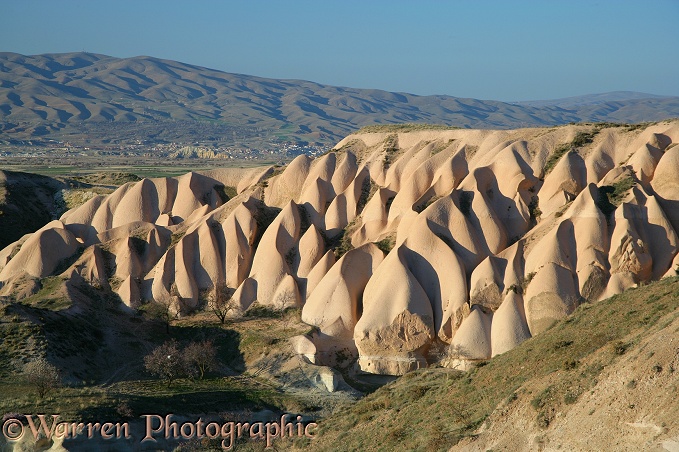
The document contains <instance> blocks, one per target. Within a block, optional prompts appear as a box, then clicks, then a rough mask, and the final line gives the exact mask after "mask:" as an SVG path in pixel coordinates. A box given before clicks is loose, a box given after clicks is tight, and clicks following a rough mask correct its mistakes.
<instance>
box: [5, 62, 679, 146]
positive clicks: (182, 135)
mask: <svg viewBox="0 0 679 452" xmlns="http://www.w3.org/2000/svg"><path fill="white" fill-rule="evenodd" d="M612 94H616V93H612ZM578 99H579V100H577V101H573V100H571V101H568V100H561V101H555V102H554V103H550V102H549V101H547V102H546V103H545V102H542V103H541V102H524V103H504V102H497V101H482V100H476V99H463V98H457V97H452V96H416V95H413V94H406V93H392V92H387V91H380V90H370V89H355V88H343V87H334V86H327V85H321V84H318V83H313V82H308V81H301V80H275V79H266V78H260V77H253V76H249V75H240V74H230V73H226V72H221V71H217V70H214V69H207V68H203V67H198V66H193V65H189V64H184V63H179V62H175V61H169V60H162V59H158V58H152V57H147V56H139V57H134V58H114V57H110V56H106V55H98V54H91V53H66V54H45V55H36V56H24V55H19V54H16V53H0V142H5V143H9V142H17V141H20V140H35V139H40V138H43V139H58V140H72V141H78V140H82V139H84V138H83V137H87V138H88V139H91V140H94V141H95V142H96V141H97V140H98V141H100V142H102V143H116V142H122V143H125V142H136V141H149V142H171V141H182V142H196V141H198V142H213V143H218V142H222V143H227V144H244V145H250V146H261V145H265V144H266V143H270V142H271V141H297V142H309V143H316V144H323V145H330V144H334V143H335V142H337V141H338V140H339V139H341V138H342V137H343V136H345V135H347V134H349V133H351V132H353V131H355V130H356V129H358V128H360V127H363V126H366V125H371V124H382V123H404V122H405V123H408V122H415V123H437V124H446V125H454V126H459V127H471V128H500V129H506V128H517V127H525V126H541V125H542V126H544V125H558V124H566V123H569V122H605V121H611V122H640V121H656V120H661V119H665V118H668V117H675V116H679V97H658V96H654V95H646V94H641V93H631V94H629V93H628V94H627V95H624V96H620V95H612V96H611V95H606V94H604V95H592V96H584V97H583V98H578ZM588 99H590V100H588Z"/></svg>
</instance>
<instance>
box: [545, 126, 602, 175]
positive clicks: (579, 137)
mask: <svg viewBox="0 0 679 452" xmlns="http://www.w3.org/2000/svg"><path fill="white" fill-rule="evenodd" d="M600 130H601V129H600V128H598V127H596V128H595V129H594V130H591V131H589V132H578V133H576V134H575V137H574V138H573V140H571V142H570V143H564V144H561V145H559V146H557V148H556V149H555V150H554V152H552V155H550V156H549V158H548V159H547V161H546V162H545V166H544V168H543V173H544V174H545V176H546V175H547V174H549V173H550V172H551V171H552V170H553V169H554V167H555V166H556V164H557V163H559V160H561V157H563V156H564V155H565V154H566V153H568V152H569V151H572V152H576V149H577V148H581V147H584V146H586V145H588V144H590V143H592V142H593V141H594V137H595V136H596V135H597V134H598V133H599V131H600Z"/></svg>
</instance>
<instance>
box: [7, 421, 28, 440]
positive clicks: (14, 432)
mask: <svg viewBox="0 0 679 452" xmlns="http://www.w3.org/2000/svg"><path fill="white" fill-rule="evenodd" d="M2 434H3V435H5V438H7V439H8V440H9V441H18V440H20V439H21V437H22V436H24V424H22V423H21V421H20V420H18V419H7V420H6V421H5V423H4V424H2Z"/></svg>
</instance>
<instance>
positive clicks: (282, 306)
mask: <svg viewBox="0 0 679 452" xmlns="http://www.w3.org/2000/svg"><path fill="white" fill-rule="evenodd" d="M277 301H278V303H277V306H278V308H277V310H278V313H279V315H280V318H281V322H282V323H283V329H284V330H287V329H288V328H289V327H290V324H291V322H292V320H293V319H294V314H291V313H289V312H287V310H288V308H292V307H296V306H297V304H296V303H297V299H296V298H295V296H294V295H293V294H292V293H290V292H285V293H283V294H281V295H279V296H278V299H277Z"/></svg>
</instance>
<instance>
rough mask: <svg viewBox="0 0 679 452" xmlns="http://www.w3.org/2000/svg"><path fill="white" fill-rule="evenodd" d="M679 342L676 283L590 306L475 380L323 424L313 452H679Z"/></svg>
mask: <svg viewBox="0 0 679 452" xmlns="http://www.w3.org/2000/svg"><path fill="white" fill-rule="evenodd" d="M678 333H679V279H678V278H677V277H672V278H667V279H664V280H663V281H662V282H659V283H653V284H651V285H648V286H644V287H640V288H637V289H631V290H629V291H626V292H624V293H623V294H620V295H615V296H613V297H611V298H609V299H606V300H603V301H600V302H598V303H594V304H589V303H587V304H584V305H582V306H580V307H579V308H578V309H577V310H576V311H575V312H574V313H573V314H572V315H570V316H569V317H568V318H566V319H564V320H562V321H560V322H559V323H557V324H556V325H555V326H554V327H552V328H551V329H549V330H547V331H545V332H544V333H542V334H540V335H539V336H537V337H535V338H532V339H529V340H527V341H526V342H524V343H523V344H521V345H520V346H518V347H517V348H515V349H514V350H511V351H509V352H507V353H505V354H502V355H500V356H497V357H495V358H493V359H492V360H490V361H484V362H483V363H481V364H480V365H479V366H478V367H477V368H475V369H474V370H472V371H470V372H460V371H455V370H451V369H446V368H433V369H424V370H418V371H415V372H411V373H409V374H407V375H404V376H403V377H401V378H399V379H398V380H397V381H395V382H394V383H391V384H389V385H386V386H384V387H382V388H380V389H379V390H377V391H376V392H374V393H373V394H371V395H369V396H367V397H365V398H363V399H362V400H360V401H359V402H357V403H356V404H354V405H353V406H350V407H347V408H346V409H344V410H342V411H338V412H337V413H336V414H335V415H333V416H331V417H329V418H327V419H324V420H323V421H322V422H321V423H320V426H321V431H320V435H319V437H318V438H316V439H315V440H314V442H313V450H319V451H321V450H328V451H330V450H337V449H336V448H337V444H342V450H346V451H381V450H412V451H439V450H440V451H445V450H451V451H489V450H493V451H518V450H531V451H539V450H578V451H599V450H616V451H639V450H648V451H676V450H677V449H678V448H679V403H678V402H677V399H676V397H675V394H676V393H677V391H678V390H679V343H678V342H677V341H679V335H678ZM304 447H305V446H302V445H300V446H299V447H298V449H297V450H304Z"/></svg>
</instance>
